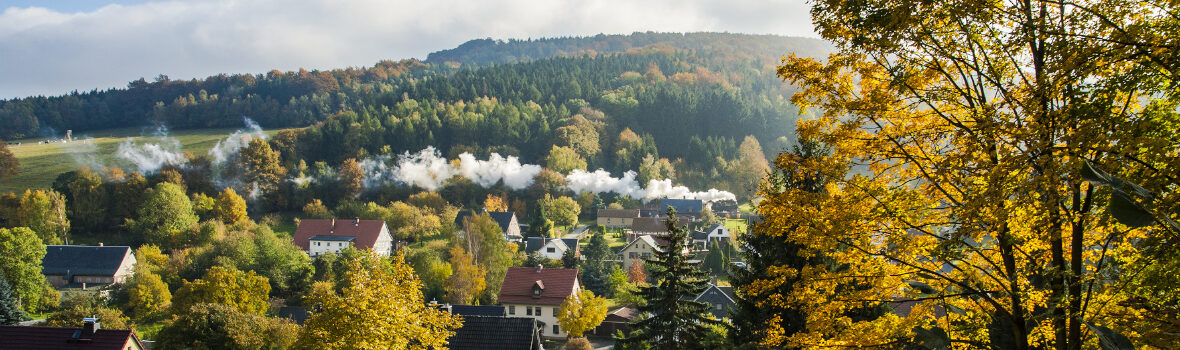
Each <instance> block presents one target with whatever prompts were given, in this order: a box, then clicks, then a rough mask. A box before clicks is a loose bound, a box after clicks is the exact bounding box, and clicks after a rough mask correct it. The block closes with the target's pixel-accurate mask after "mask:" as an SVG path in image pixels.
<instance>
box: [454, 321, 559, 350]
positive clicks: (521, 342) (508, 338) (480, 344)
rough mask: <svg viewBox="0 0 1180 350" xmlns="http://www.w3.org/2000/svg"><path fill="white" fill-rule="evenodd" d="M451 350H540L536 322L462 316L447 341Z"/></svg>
mask: <svg viewBox="0 0 1180 350" xmlns="http://www.w3.org/2000/svg"><path fill="white" fill-rule="evenodd" d="M447 347H448V348H450V349H511V350H534V349H541V338H540V334H538V333H537V320H536V319H533V318H529V317H499V316H463V326H462V327H460V328H459V329H456V330H455V335H453V336H451V337H450V338H448V339H447Z"/></svg>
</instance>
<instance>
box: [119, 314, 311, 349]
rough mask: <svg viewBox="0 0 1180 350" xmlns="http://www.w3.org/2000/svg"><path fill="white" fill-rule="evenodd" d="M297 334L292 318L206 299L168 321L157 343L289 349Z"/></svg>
mask: <svg viewBox="0 0 1180 350" xmlns="http://www.w3.org/2000/svg"><path fill="white" fill-rule="evenodd" d="M103 322H104V326H105V322H106V321H105V320H104V321H103ZM298 335H299V326H298V325H296V324H295V323H293V322H291V321H290V320H287V319H283V318H273V317H267V316H264V315H260V314H256V313H250V312H242V311H241V310H238V309H235V308H233V307H231V306H227V305H222V304H209V303H203V304H196V305H193V306H192V307H191V308H189V310H188V311H186V312H184V313H181V314H178V315H177V317H176V318H174V319H172V320H169V321H167V322H166V323H165V324H164V327H162V328H160V333H159V334H157V335H156V338H155V339H154V340H155V341H156V343H155V344H154V345H155V346H156V347H158V348H160V349H210V350H212V349H259V350H261V349H288V348H291V346H292V345H294V343H295V339H296V337H298Z"/></svg>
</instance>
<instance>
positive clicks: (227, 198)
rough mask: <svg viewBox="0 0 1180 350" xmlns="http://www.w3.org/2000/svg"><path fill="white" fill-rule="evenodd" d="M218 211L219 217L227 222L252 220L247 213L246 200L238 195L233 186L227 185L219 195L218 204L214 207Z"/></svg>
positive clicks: (235, 222)
mask: <svg viewBox="0 0 1180 350" xmlns="http://www.w3.org/2000/svg"><path fill="white" fill-rule="evenodd" d="M214 208H215V211H216V213H217V219H218V220H221V222H224V223H227V224H231V225H232V224H238V223H243V222H246V221H249V220H250V217H249V216H247V214H246V200H245V199H242V196H239V195H238V192H237V191H234V189H233V188H230V187H226V188H225V189H224V190H222V191H221V194H219V195H217V204H216V206H215V207H214Z"/></svg>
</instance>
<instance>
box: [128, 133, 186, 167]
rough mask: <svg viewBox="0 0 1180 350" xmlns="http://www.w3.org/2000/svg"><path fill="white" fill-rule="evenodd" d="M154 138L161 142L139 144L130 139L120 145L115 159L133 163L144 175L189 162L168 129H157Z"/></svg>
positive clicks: (178, 142)
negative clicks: (166, 166)
mask: <svg viewBox="0 0 1180 350" xmlns="http://www.w3.org/2000/svg"><path fill="white" fill-rule="evenodd" d="M153 136H155V137H157V138H159V139H160V142H159V143H143V144H137V143H136V142H135V140H134V139H132V138H130V137H128V138H127V139H126V140H123V142H121V143H119V149H118V150H116V151H115V158H118V159H122V160H126V161H128V162H131V164H133V165H135V168H136V170H137V171H139V172H140V173H142V174H151V173H155V172H157V171H160V168H163V167H164V166H165V165H184V164H185V163H187V162H188V159H187V158H185V157H184V153H183V152H182V151H181V150H180V141H178V140H176V139H175V138H172V137H169V136H168V128H167V127H165V126H163V125H161V126H159V127H157V128H156V132H155V133H154V135H153Z"/></svg>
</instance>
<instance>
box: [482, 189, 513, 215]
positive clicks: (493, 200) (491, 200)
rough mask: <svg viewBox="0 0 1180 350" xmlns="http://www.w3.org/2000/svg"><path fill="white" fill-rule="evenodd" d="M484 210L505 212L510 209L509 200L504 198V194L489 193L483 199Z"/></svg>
mask: <svg viewBox="0 0 1180 350" xmlns="http://www.w3.org/2000/svg"><path fill="white" fill-rule="evenodd" d="M483 210H485V211H495V212H505V211H508V201H507V200H505V199H504V196H503V195H499V196H496V195H492V194H490V193H489V194H488V198H487V199H484V200H483Z"/></svg>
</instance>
